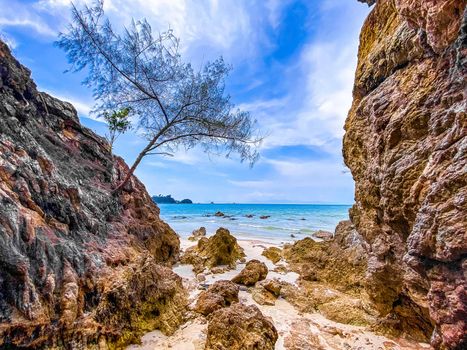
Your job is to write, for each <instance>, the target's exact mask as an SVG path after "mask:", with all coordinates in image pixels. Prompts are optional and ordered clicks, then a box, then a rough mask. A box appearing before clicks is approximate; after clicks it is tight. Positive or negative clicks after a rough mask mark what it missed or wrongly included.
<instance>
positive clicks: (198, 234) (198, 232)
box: [188, 226, 206, 241]
mask: <svg viewBox="0 0 467 350" xmlns="http://www.w3.org/2000/svg"><path fill="white" fill-rule="evenodd" d="M204 236H206V227H203V226H201V227H200V228H199V229H197V230H193V232H192V233H191V236H190V237H188V239H189V240H190V241H196V240H198V239H200V238H201V237H204Z"/></svg>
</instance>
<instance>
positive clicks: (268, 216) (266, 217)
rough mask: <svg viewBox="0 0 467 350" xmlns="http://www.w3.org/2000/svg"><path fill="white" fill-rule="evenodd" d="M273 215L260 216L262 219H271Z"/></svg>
mask: <svg viewBox="0 0 467 350" xmlns="http://www.w3.org/2000/svg"><path fill="white" fill-rule="evenodd" d="M270 217H271V215H261V216H260V217H259V218H260V219H263V220H264V219H269V218H270Z"/></svg>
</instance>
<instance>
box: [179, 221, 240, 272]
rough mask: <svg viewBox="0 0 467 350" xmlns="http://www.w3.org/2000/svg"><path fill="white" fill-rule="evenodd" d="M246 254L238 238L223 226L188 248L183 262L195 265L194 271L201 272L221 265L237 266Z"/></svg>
mask: <svg viewBox="0 0 467 350" xmlns="http://www.w3.org/2000/svg"><path fill="white" fill-rule="evenodd" d="M244 256H245V253H244V252H243V249H242V248H241V247H240V246H239V245H238V243H237V239H236V238H235V237H234V236H232V235H231V234H230V232H229V230H227V229H225V228H222V227H221V228H219V229H218V230H217V231H216V233H215V234H214V235H213V236H212V237H209V238H207V237H201V238H200V240H199V241H198V244H197V245H196V246H193V247H190V248H188V249H187V250H186V251H185V253H184V254H183V255H182V257H181V262H182V263H183V264H191V265H193V271H194V272H196V273H201V272H203V271H204V269H205V268H208V269H211V268H213V267H216V266H221V265H225V266H226V267H228V268H231V269H232V268H235V266H236V263H237V261H238V260H239V259H241V258H243V257H244Z"/></svg>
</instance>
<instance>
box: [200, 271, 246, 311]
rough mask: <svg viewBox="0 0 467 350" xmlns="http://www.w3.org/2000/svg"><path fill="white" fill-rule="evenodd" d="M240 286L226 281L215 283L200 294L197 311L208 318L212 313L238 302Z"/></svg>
mask: <svg viewBox="0 0 467 350" xmlns="http://www.w3.org/2000/svg"><path fill="white" fill-rule="evenodd" d="M238 292H239V288H238V286H237V285H236V284H235V283H233V282H231V281H226V280H221V281H217V282H215V283H214V284H213V285H211V286H210V287H209V288H208V289H207V290H205V291H203V292H201V293H200V295H199V297H198V301H197V302H196V306H195V311H196V312H199V313H200V314H203V315H204V316H207V315H209V314H211V313H212V312H214V311H216V310H218V309H220V308H223V307H228V306H230V305H231V304H232V303H237V302H238Z"/></svg>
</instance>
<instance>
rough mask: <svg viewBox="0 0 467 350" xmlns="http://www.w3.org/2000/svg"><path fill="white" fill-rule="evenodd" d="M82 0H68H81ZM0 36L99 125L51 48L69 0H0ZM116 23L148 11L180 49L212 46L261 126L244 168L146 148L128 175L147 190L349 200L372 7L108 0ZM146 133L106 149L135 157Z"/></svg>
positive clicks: (204, 56) (195, 52) (83, 91)
mask: <svg viewBox="0 0 467 350" xmlns="http://www.w3.org/2000/svg"><path fill="white" fill-rule="evenodd" d="M84 1H85V0H77V1H75V3H77V4H78V5H79V4H80V3H83V2H84ZM0 8H2V11H1V13H0V36H1V37H2V38H3V40H5V41H7V42H8V43H9V45H10V46H11V47H12V49H13V52H14V54H15V55H16V57H17V58H18V59H19V60H20V61H21V62H22V63H23V64H24V65H26V66H27V67H29V68H30V69H31V70H32V76H33V78H34V80H35V81H36V83H37V85H38V87H39V89H40V90H43V91H47V92H49V93H51V94H53V95H54V96H56V97H59V98H61V99H64V100H68V101H70V102H72V103H73V104H74V105H75V107H76V109H77V110H78V112H79V115H80V118H81V121H82V123H83V124H84V125H86V126H88V127H89V128H91V129H93V130H95V131H96V132H97V133H99V134H104V133H105V129H106V125H105V124H103V123H102V122H101V121H99V120H96V118H94V117H93V116H90V115H89V110H90V109H91V108H92V105H93V100H92V96H91V93H90V91H89V90H88V89H87V88H85V87H84V86H82V85H81V84H80V83H81V80H82V78H83V76H82V75H80V74H74V73H64V71H65V70H66V69H67V67H68V65H67V61H66V58H65V55H64V53H63V52H62V51H60V49H58V48H56V47H54V45H53V42H54V41H55V40H56V38H57V34H58V33H59V32H60V31H63V30H64V29H65V28H66V24H67V22H68V20H69V15H70V11H69V1H68V0H40V1H27V0H26V1H19V0H0ZM105 9H106V13H107V15H108V16H109V17H110V19H111V20H112V21H113V23H115V24H117V25H118V26H120V27H122V26H124V25H125V24H127V23H129V21H130V20H131V18H132V17H134V18H135V19H140V18H143V17H146V18H147V20H148V21H149V22H150V23H151V25H152V27H153V29H154V30H158V31H159V30H160V31H164V30H166V29H167V28H168V27H169V26H170V27H171V28H172V29H174V31H175V33H176V35H177V36H179V37H180V38H181V45H182V50H183V55H184V57H185V59H186V60H189V61H191V62H193V63H194V65H195V66H196V65H200V64H201V63H202V62H205V61H207V60H212V59H215V58H216V57H218V56H219V55H222V56H224V58H225V60H226V61H227V62H229V63H231V64H232V65H233V67H234V69H233V71H232V74H231V76H230V77H229V79H228V81H227V88H228V92H229V93H230V95H231V96H232V99H233V101H234V102H235V103H236V104H237V105H239V106H240V108H242V109H245V110H248V111H250V112H251V113H252V115H253V116H254V117H255V119H257V121H258V124H259V126H260V128H261V129H262V131H263V132H264V133H267V134H268V137H267V138H266V140H265V142H264V143H263V145H262V146H261V152H260V153H261V158H260V160H259V161H258V162H257V163H256V165H255V166H254V167H253V168H249V166H248V165H247V164H241V163H239V162H237V161H236V160H235V159H226V158H224V157H214V158H213V157H208V156H207V155H205V154H203V153H202V152H201V151H200V150H198V149H193V150H191V151H188V152H186V151H184V150H180V151H179V152H177V153H176V155H175V157H173V158H164V157H157V156H152V157H147V158H146V159H145V160H144V161H143V163H142V165H141V166H140V167H139V168H138V169H137V171H136V174H137V175H138V177H139V178H140V179H141V180H142V181H143V182H144V183H145V185H146V187H147V189H148V191H149V193H151V194H159V193H161V194H172V195H173V196H174V197H175V198H179V199H181V198H186V197H188V198H191V199H193V200H194V201H196V202H210V201H214V202H237V203H255V202H256V203H342V204H348V203H352V202H353V188H354V184H353V181H352V177H351V175H350V173H349V172H348V171H347V169H346V168H345V166H344V164H343V159H342V155H341V146H342V135H343V132H344V131H343V125H344V120H345V117H346V114H347V111H348V109H349V108H350V104H351V101H352V84H353V76H354V70H355V66H356V55H357V48H358V35H359V30H360V28H361V25H362V24H363V21H364V19H365V17H366V15H367V14H368V11H369V9H368V8H367V7H366V6H365V5H362V4H361V3H359V2H357V0H350V1H349V0H315V1H310V0H302V1H298V0H261V1H260V0H258V1H254V0H106V1H105ZM144 142H145V141H144V140H143V139H140V138H139V137H138V136H137V135H135V134H127V135H124V136H123V137H121V138H120V139H119V140H118V141H117V144H116V146H115V153H116V154H118V155H121V156H122V157H123V158H125V160H126V161H127V163H130V164H131V163H132V162H133V160H134V159H135V157H136V155H137V153H138V151H139V150H140V149H141V148H142V147H144Z"/></svg>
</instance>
